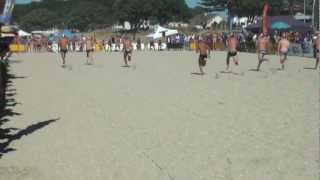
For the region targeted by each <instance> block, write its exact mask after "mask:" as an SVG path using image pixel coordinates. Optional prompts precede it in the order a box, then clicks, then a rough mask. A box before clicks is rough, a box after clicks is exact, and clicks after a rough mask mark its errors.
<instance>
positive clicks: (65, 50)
mask: <svg viewBox="0 0 320 180" xmlns="http://www.w3.org/2000/svg"><path fill="white" fill-rule="evenodd" d="M60 51H61V52H62V53H67V52H68V49H60Z"/></svg>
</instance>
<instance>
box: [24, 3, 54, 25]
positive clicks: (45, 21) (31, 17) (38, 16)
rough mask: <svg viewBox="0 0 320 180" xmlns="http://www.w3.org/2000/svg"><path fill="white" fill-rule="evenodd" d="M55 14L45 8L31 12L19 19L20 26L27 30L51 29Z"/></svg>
mask: <svg viewBox="0 0 320 180" xmlns="http://www.w3.org/2000/svg"><path fill="white" fill-rule="evenodd" d="M56 18H57V16H56V14H55V13H53V12H51V11H49V10H48V9H45V8H39V9H35V10H33V11H31V12H30V13H28V14H27V15H25V16H23V17H22V18H21V23H20V25H21V26H22V27H24V28H25V29H27V30H33V29H47V28H52V27H53V26H54V24H56V23H57V22H56Z"/></svg>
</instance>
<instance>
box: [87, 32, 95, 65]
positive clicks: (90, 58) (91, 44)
mask: <svg viewBox="0 0 320 180" xmlns="http://www.w3.org/2000/svg"><path fill="white" fill-rule="evenodd" d="M85 44H86V52H87V64H88V65H90V64H92V63H93V52H94V48H93V47H94V40H93V38H92V37H87V38H86V41H85Z"/></svg>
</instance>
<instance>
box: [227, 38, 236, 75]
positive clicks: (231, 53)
mask: <svg viewBox="0 0 320 180" xmlns="http://www.w3.org/2000/svg"><path fill="white" fill-rule="evenodd" d="M238 44H239V42H238V39H237V37H236V36H235V35H234V34H232V35H231V36H230V37H229V38H228V40H227V45H228V54H227V68H226V70H227V71H229V68H230V58H232V59H233V62H234V64H235V65H236V66H238V65H239V60H238V52H237V47H238Z"/></svg>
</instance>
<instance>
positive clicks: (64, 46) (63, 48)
mask: <svg viewBox="0 0 320 180" xmlns="http://www.w3.org/2000/svg"><path fill="white" fill-rule="evenodd" d="M68 44H69V40H68V38H66V37H65V36H64V35H63V37H62V38H61V39H60V41H59V48H60V54H61V59H62V67H65V66H66V54H67V52H68Z"/></svg>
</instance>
